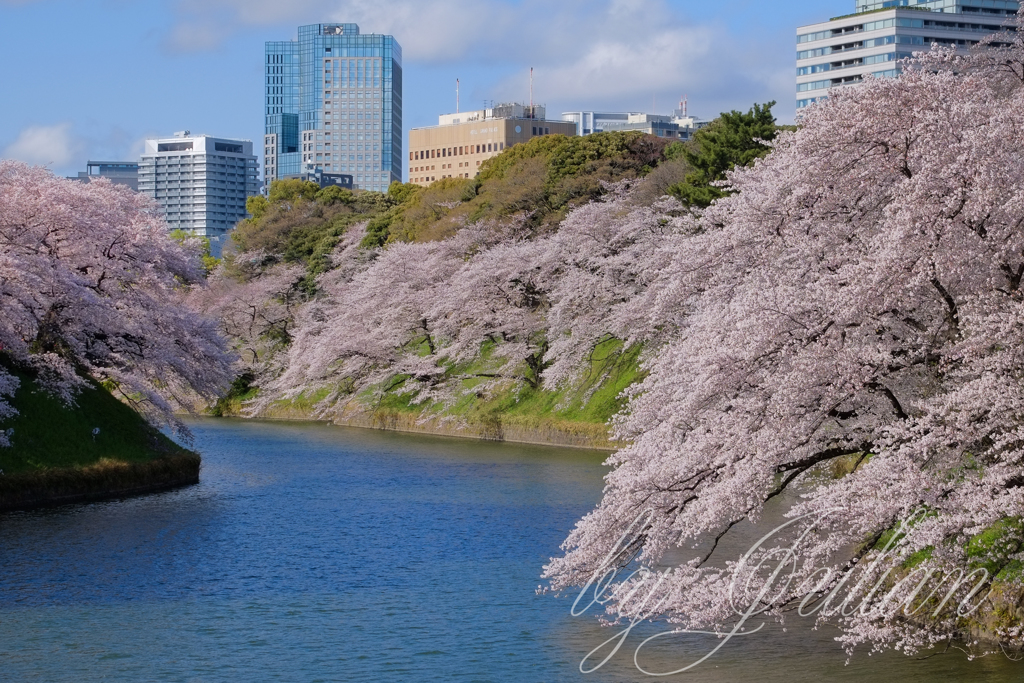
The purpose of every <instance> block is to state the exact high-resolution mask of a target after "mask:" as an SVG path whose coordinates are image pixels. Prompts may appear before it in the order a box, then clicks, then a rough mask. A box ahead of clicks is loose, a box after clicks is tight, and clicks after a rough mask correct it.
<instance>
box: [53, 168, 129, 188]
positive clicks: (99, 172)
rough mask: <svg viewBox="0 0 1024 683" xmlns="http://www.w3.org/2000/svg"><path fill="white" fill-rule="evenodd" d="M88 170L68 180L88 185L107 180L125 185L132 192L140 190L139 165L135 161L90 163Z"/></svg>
mask: <svg viewBox="0 0 1024 683" xmlns="http://www.w3.org/2000/svg"><path fill="white" fill-rule="evenodd" d="M85 168H86V170H85V171H80V172H79V173H78V175H77V176H74V177H70V178H68V180H77V181H78V182H81V183H88V182H90V181H92V180H94V179H96V178H106V179H108V180H109V181H110V182H111V183H113V184H114V185H124V186H126V187H129V188H131V189H132V190H136V191H138V189H139V164H138V163H137V162H134V161H90V162H87V163H86V165H85Z"/></svg>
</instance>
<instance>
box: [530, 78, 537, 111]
mask: <svg viewBox="0 0 1024 683" xmlns="http://www.w3.org/2000/svg"><path fill="white" fill-rule="evenodd" d="M530 118H531V119H532V118H536V117H534V115H533V67H532V66H531V67H530Z"/></svg>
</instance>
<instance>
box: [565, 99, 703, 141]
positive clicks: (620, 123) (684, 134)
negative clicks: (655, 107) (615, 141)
mask: <svg viewBox="0 0 1024 683" xmlns="http://www.w3.org/2000/svg"><path fill="white" fill-rule="evenodd" d="M562 120H563V121H571V122H573V123H575V124H576V134H577V135H591V134H593V133H602V132H607V131H626V130H638V131H641V132H644V133H647V134H648V135H656V136H658V137H662V138H673V139H676V140H689V139H690V137H692V136H693V134H694V133H695V132H696V131H697V130H699V129H701V128H703V127H704V126H706V125H707V124H708V123H710V122H709V121H703V120H701V119H699V118H697V117H695V116H690V115H689V114H688V112H687V103H686V100H685V99H684V100H682V101H681V102H680V103H679V109H676V110H675V111H674V112H673V113H672V115H671V116H665V115H661V114H645V113H642V112H596V111H570V112H563V113H562Z"/></svg>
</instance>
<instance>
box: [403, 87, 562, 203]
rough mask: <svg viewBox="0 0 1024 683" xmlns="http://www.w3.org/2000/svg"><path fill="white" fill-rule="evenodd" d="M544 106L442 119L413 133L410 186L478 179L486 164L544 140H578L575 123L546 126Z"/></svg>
mask: <svg viewBox="0 0 1024 683" xmlns="http://www.w3.org/2000/svg"><path fill="white" fill-rule="evenodd" d="M544 116H545V108H544V107H543V106H541V105H533V106H531V105H522V104H518V103H507V104H500V105H497V106H495V107H491V108H489V109H481V110H477V111H470V112H461V113H457V114H443V115H441V116H439V117H438V125H437V126H435V127H431V128H413V129H412V130H410V131H409V159H408V162H407V163H408V165H409V166H408V169H409V172H408V177H409V182H411V183H416V184H418V185H429V184H430V183H432V182H434V181H436V180H440V179H441V178H474V177H476V175H477V174H478V173H479V172H480V165H481V164H483V162H484V161H486V160H487V159H490V158H491V157H494V156H496V155H498V154H501V152H503V151H504V150H506V149H508V148H509V147H512V146H513V145H518V144H520V143H523V142H528V141H529V140H531V139H533V138H535V137H538V136H541V135H576V124H574V123H572V122H568V121H547V120H545V118H544Z"/></svg>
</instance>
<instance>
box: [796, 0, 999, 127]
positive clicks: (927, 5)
mask: <svg viewBox="0 0 1024 683" xmlns="http://www.w3.org/2000/svg"><path fill="white" fill-rule="evenodd" d="M856 9H857V13H856V14H850V15H847V16H844V17H836V18H834V19H832V20H831V21H827V22H822V23H820V24H813V25H811V26H803V27H801V28H799V29H797V36H796V43H797V48H796V49H797V53H796V90H797V92H796V108H797V110H799V109H802V108H803V107H806V106H807V105H809V104H812V103H814V102H817V101H818V100H823V99H825V98H826V97H828V91H829V90H830V89H832V88H836V87H841V86H845V85H852V84H855V83H859V82H860V81H861V80H863V79H864V77H865V76H867V75H873V76H896V75H897V74H899V72H900V67H899V64H898V62H899V60H901V59H904V58H906V57H910V56H911V55H912V54H913V53H914V52H920V51H924V50H928V49H930V48H931V46H932V45H935V44H938V45H943V46H950V47H956V48H957V49H961V50H967V49H968V48H970V47H971V46H972V45H976V44H977V43H978V42H979V41H980V40H982V39H983V38H984V37H986V36H988V35H991V34H993V33H998V32H1000V31H1003V30H1006V28H1007V22H1008V21H1009V20H1011V19H1012V18H1013V15H1014V14H1016V13H1017V9H1018V3H1017V2H1016V1H1015V0H856Z"/></svg>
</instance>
